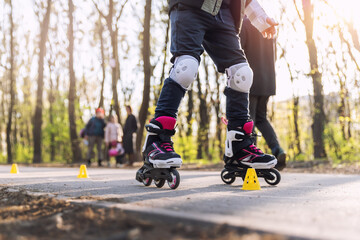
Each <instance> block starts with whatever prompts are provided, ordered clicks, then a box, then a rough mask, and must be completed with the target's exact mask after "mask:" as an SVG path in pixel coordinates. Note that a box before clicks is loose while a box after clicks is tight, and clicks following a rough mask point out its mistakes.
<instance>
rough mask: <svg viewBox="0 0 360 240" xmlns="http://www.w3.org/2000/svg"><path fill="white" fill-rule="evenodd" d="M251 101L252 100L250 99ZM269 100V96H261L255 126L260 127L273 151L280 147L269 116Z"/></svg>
mask: <svg viewBox="0 0 360 240" xmlns="http://www.w3.org/2000/svg"><path fill="white" fill-rule="evenodd" d="M250 101H251V100H250ZM268 102H269V96H259V97H258V104H257V108H256V121H255V126H256V127H257V128H258V129H259V131H260V132H261V134H262V135H263V137H264V138H265V141H266V143H267V145H268V146H269V148H270V149H271V150H272V151H273V153H274V149H276V148H278V147H280V144H279V141H278V138H277V136H276V133H275V131H274V128H273V127H272V126H271V123H270V122H269V120H268V118H267V104H268Z"/></svg>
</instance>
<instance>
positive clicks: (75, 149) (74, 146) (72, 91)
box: [68, 0, 82, 163]
mask: <svg viewBox="0 0 360 240" xmlns="http://www.w3.org/2000/svg"><path fill="white" fill-rule="evenodd" d="M68 4H69V12H68V13H69V28H68V39H69V47H68V51H69V78H70V86H69V108H68V111H69V124H70V141H71V151H72V162H73V163H77V162H81V161H82V156H81V150H80V146H79V138H78V134H77V130H76V110H75V101H76V78H75V73H74V26H73V20H74V19H73V12H74V4H73V2H72V0H69V1H68Z"/></svg>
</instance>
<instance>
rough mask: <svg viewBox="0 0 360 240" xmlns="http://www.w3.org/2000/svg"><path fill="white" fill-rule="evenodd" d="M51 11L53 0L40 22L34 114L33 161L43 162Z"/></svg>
mask: <svg viewBox="0 0 360 240" xmlns="http://www.w3.org/2000/svg"><path fill="white" fill-rule="evenodd" d="M50 11H51V0H48V1H47V8H46V13H45V16H44V19H43V21H42V23H41V24H40V30H41V33H40V43H39V49H40V51H39V65H38V81H37V85H38V86H37V92H36V106H35V115H34V126H33V136H34V156H33V163H41V162H42V156H41V154H42V148H41V143H42V129H41V127H42V122H43V120H42V110H43V91H44V56H45V53H46V39H47V34H48V30H49V22H50Z"/></svg>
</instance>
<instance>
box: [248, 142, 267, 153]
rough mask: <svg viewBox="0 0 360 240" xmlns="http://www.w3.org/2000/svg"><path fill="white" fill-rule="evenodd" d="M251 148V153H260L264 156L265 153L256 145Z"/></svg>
mask: <svg viewBox="0 0 360 240" xmlns="http://www.w3.org/2000/svg"><path fill="white" fill-rule="evenodd" d="M249 148H250V149H251V151H254V152H256V153H260V154H264V153H263V151H261V150H260V148H258V147H256V146H255V145H253V144H252V145H250V146H249Z"/></svg>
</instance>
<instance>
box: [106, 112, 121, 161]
mask: <svg viewBox="0 0 360 240" xmlns="http://www.w3.org/2000/svg"><path fill="white" fill-rule="evenodd" d="M109 120H110V121H109V122H108V124H107V125H106V128H105V139H104V140H105V144H106V146H107V147H108V149H109V151H111V150H112V149H113V148H114V149H117V146H118V144H121V142H122V137H123V130H122V127H121V125H120V124H119V122H118V120H117V117H116V116H114V115H111V116H110V119H109ZM115 158H116V165H118V164H120V165H121V164H122V160H123V154H121V153H119V154H117V155H115ZM108 161H109V163H108V165H110V155H109V154H108Z"/></svg>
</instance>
